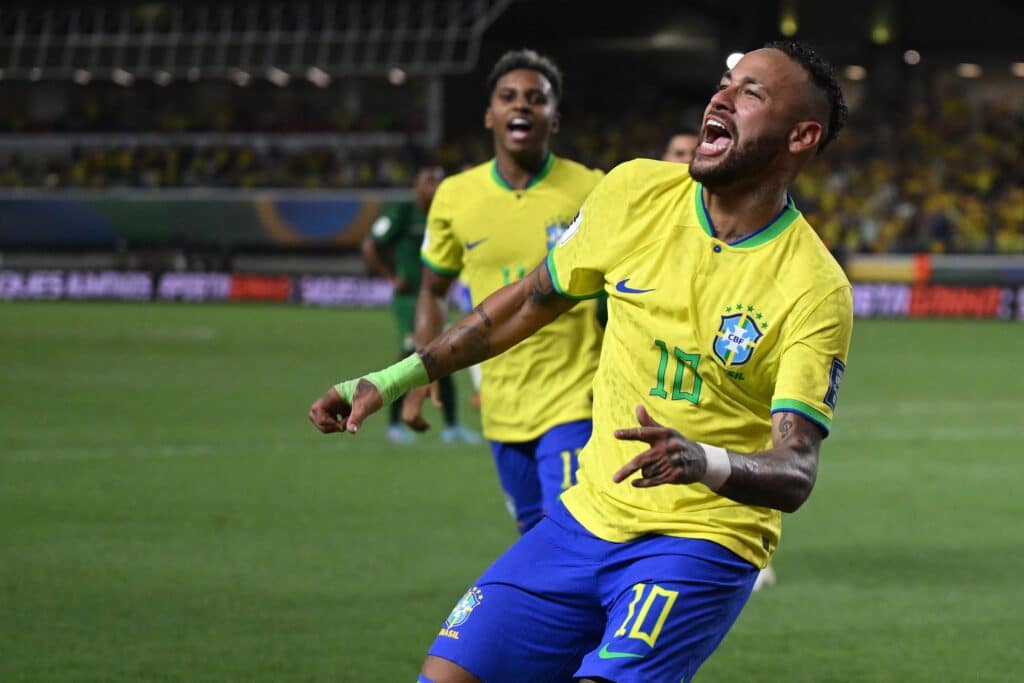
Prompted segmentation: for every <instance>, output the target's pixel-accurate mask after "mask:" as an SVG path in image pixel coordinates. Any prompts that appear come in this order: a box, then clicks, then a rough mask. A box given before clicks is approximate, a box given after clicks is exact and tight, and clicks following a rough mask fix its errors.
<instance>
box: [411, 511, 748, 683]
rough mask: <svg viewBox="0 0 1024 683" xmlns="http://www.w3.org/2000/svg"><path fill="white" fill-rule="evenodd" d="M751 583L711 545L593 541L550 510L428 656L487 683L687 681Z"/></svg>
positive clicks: (490, 574)
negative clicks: (592, 680) (527, 682)
mask: <svg viewBox="0 0 1024 683" xmlns="http://www.w3.org/2000/svg"><path fill="white" fill-rule="evenodd" d="M756 577H757V568H756V567H754V565H752V564H750V563H749V562H747V561H745V560H743V559H742V558H740V557H738V556H737V555H735V554H734V553H732V552H731V551H729V550H727V549H725V548H724V547H722V546H720V545H717V544H715V543H711V542H709V541H702V540H698V539H688V538H675V537H672V536H657V535H651V536H644V537H641V538H638V539H636V540H634V541H630V542H628V543H611V542H608V541H604V540H601V539H599V538H597V537H596V536H594V535H593V534H591V533H590V532H589V531H587V530H586V529H585V528H584V527H583V526H582V525H581V524H580V523H579V522H577V521H576V520H575V519H574V518H573V517H572V515H571V514H570V513H569V512H568V510H566V509H565V506H564V505H562V504H560V503H559V504H558V505H557V506H556V507H555V508H553V509H552V510H551V511H550V513H549V514H548V516H547V517H545V518H544V519H543V520H542V521H541V522H540V523H539V524H538V525H537V526H536V527H535V528H534V529H533V530H532V531H530V533H528V534H526V535H524V536H523V537H522V538H521V539H519V541H518V542H517V543H516V544H515V545H513V546H512V547H511V548H509V549H508V550H507V551H506V552H505V554H504V555H503V556H502V557H500V558H499V559H498V560H497V561H496V562H495V563H494V564H493V565H492V566H491V567H490V568H489V569H488V570H487V571H486V572H485V573H484V575H483V576H481V577H480V579H479V580H478V581H477V583H476V584H475V585H474V586H473V587H472V588H471V589H470V590H469V591H468V592H467V593H466V594H465V596H463V598H462V599H461V600H460V601H459V603H458V604H457V605H456V606H455V609H454V610H452V613H451V614H450V615H449V616H448V619H447V620H446V621H445V623H444V624H443V625H442V627H441V631H440V633H439V635H438V637H437V639H436V640H435V641H434V644H433V646H432V647H431V648H430V654H431V655H433V656H435V657H441V658H443V659H447V660H449V661H452V662H455V663H456V664H458V665H459V666H461V667H462V668H463V669H466V670H467V671H469V672H471V673H472V674H474V675H475V676H476V677H477V678H479V679H480V680H481V681H485V682H486V683H522V681H530V683H568V682H569V681H572V680H573V679H574V678H597V679H605V680H608V681H614V683H689V681H690V680H691V679H692V678H693V675H694V674H695V673H696V671H697V669H698V668H699V667H700V665H701V664H702V663H703V662H704V660H705V659H707V658H708V656H709V655H710V654H711V653H712V652H713V651H714V649H715V648H716V647H717V646H718V644H719V643H720V642H721V640H722V638H724V637H725V634H726V632H727V631H728V630H729V628H730V627H731V626H732V624H733V622H734V621H735V620H736V617H737V616H739V613H740V610H741V609H742V608H743V605H744V604H746V601H747V598H748V597H749V596H750V592H751V589H752V588H753V585H754V579H755V578H756Z"/></svg>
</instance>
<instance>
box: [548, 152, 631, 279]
mask: <svg viewBox="0 0 1024 683" xmlns="http://www.w3.org/2000/svg"><path fill="white" fill-rule="evenodd" d="M628 173H629V171H628V168H627V167H626V166H618V167H616V168H615V169H613V170H612V172H611V173H609V174H608V175H607V176H605V177H604V178H602V179H601V180H600V182H598V183H597V185H596V186H595V187H594V189H593V191H591V193H590V195H589V196H588V197H587V199H586V200H585V201H584V202H583V206H582V207H581V208H580V210H579V213H577V214H576V218H574V219H573V221H572V223H570V224H569V227H568V228H566V229H565V232H563V233H562V236H561V238H560V239H559V240H558V242H557V243H556V244H555V246H554V247H552V248H551V251H549V252H548V257H547V268H548V273H549V274H550V276H551V282H552V284H553V285H554V287H555V290H556V291H557V292H558V293H559V294H561V295H562V296H565V297H568V298H570V299H592V298H594V297H597V296H600V295H601V292H603V291H604V274H605V272H607V271H608V269H609V268H610V267H611V266H612V265H613V264H614V262H615V260H616V257H617V256H618V255H619V251H618V249H617V247H616V244H617V243H618V241H619V240H618V239H617V237H618V236H619V234H620V232H621V227H622V224H623V222H624V220H625V217H626V212H627V209H628V203H629V182H628Z"/></svg>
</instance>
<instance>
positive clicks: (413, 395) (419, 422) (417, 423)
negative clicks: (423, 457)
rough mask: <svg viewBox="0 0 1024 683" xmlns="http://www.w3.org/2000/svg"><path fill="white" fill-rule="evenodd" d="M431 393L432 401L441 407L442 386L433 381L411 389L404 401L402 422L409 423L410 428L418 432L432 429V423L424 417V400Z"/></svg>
mask: <svg viewBox="0 0 1024 683" xmlns="http://www.w3.org/2000/svg"><path fill="white" fill-rule="evenodd" d="M428 394H429V395H430V401H431V403H433V404H434V405H435V406H437V407H438V408H440V407H441V388H440V387H439V386H438V385H437V382H431V383H430V384H428V385H426V386H423V387H416V388H415V389H410V390H409V391H408V392H407V393H406V394H405V400H404V401H402V422H404V423H405V424H407V425H409V428H410V429H412V430H413V431H416V432H425V431H427V430H428V429H430V423H429V422H427V421H426V419H424V417H423V413H422V410H423V400H424V399H425V398H426V397H427V395H428Z"/></svg>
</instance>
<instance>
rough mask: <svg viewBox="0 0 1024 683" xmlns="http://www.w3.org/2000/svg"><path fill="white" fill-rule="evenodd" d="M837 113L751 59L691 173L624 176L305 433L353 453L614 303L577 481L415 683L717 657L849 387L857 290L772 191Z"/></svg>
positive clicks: (644, 669) (804, 87) (826, 76)
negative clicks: (416, 401) (349, 440)
mask: <svg viewBox="0 0 1024 683" xmlns="http://www.w3.org/2000/svg"><path fill="white" fill-rule="evenodd" d="M845 112H846V107H845V105H844V103H843V98H842V93H841V92H840V90H839V87H838V85H837V83H836V80H835V76H834V74H833V72H832V68H831V67H830V66H829V65H828V64H827V63H826V62H825V61H824V60H823V59H822V58H821V57H820V56H819V55H818V54H817V53H815V52H814V51H812V50H811V49H810V48H808V47H806V46H804V45H801V44H798V43H790V42H784V43H771V44H769V45H768V46H767V47H766V48H764V49H761V50H756V51H754V52H750V53H748V54H747V55H746V56H745V57H743V59H742V60H740V62H739V63H738V64H736V66H735V67H734V68H733V69H732V70H731V71H728V72H726V73H725V74H724V75H723V77H722V79H721V81H720V83H719V86H718V90H717V92H716V93H715V94H714V95H713V96H712V97H711V100H710V102H709V104H708V106H707V108H706V109H705V114H704V120H703V125H702V128H701V138H700V144H699V146H698V147H697V153H696V157H695V158H694V160H693V163H692V164H691V165H690V166H689V167H687V166H685V165H682V164H668V163H664V162H661V161H653V160H635V161H632V162H629V163H626V164H623V165H621V166H619V167H618V168H616V169H615V170H614V171H612V172H611V173H610V174H609V175H608V176H607V177H606V178H605V179H604V180H603V181H602V182H601V183H600V184H599V185H598V187H597V188H595V190H594V191H593V192H592V193H591V195H590V196H589V197H588V198H587V201H586V202H585V203H584V205H583V209H582V211H581V213H580V215H579V216H577V218H576V219H575V220H574V221H573V224H572V226H571V227H570V228H569V230H567V231H566V233H565V234H564V235H563V236H562V238H561V239H560V240H559V242H558V243H557V244H556V246H555V247H554V248H553V249H552V250H551V251H550V253H549V255H548V257H547V260H546V262H545V263H543V264H541V265H540V266H539V267H538V268H537V269H535V270H534V271H532V272H531V273H530V275H529V276H528V277H527V278H526V279H525V280H524V281H522V282H519V283H515V284H512V285H510V286H508V287H505V288H503V289H501V290H499V291H498V292H496V293H495V294H493V295H492V296H490V297H488V298H487V299H486V300H484V301H483V302H482V303H481V304H480V305H478V306H477V308H476V310H475V311H474V312H473V313H472V314H471V315H469V316H467V317H466V318H465V319H463V320H462V321H461V322H460V323H459V324H457V325H456V326H455V327H453V328H452V329H451V330H450V331H448V332H447V333H446V334H445V335H443V336H442V337H441V338H440V339H438V340H436V341H435V342H433V343H431V344H430V345H428V346H427V347H426V348H425V349H423V351H422V352H421V353H420V354H418V355H414V356H411V357H410V358H409V359H407V360H405V361H403V362H402V363H401V364H399V365H397V366H392V367H391V368H389V369H386V370H383V371H380V372H376V373H372V374H370V375H367V376H366V377H362V378H359V379H357V380H349V381H347V382H344V383H342V384H340V385H338V386H337V387H336V388H332V389H330V390H329V391H328V392H327V394H326V395H325V396H323V397H322V398H320V399H319V400H317V401H316V402H315V403H314V404H313V406H312V408H311V410H310V419H311V420H312V421H313V422H314V423H315V424H316V426H317V427H318V428H319V429H320V430H321V431H324V432H334V431H347V432H356V431H358V429H359V426H360V424H361V423H362V421H363V420H364V419H365V418H366V416H367V415H369V414H370V413H372V412H374V411H376V410H379V409H380V407H381V406H382V405H384V403H385V402H386V401H387V400H388V399H390V398H391V397H393V396H394V395H396V394H397V393H398V392H401V391H402V390H403V389H404V388H405V387H408V386H411V385H413V384H422V383H425V382H427V381H429V380H431V379H434V378H437V377H441V376H443V375H445V374H448V373H450V372H453V371H454V370H456V369H457V368H461V367H465V366H466V365H468V364H470V363H473V362H477V361H478V360H481V359H483V358H489V357H491V356H494V355H497V354H499V353H501V352H502V351H504V350H505V349H508V348H510V347H512V346H513V345H514V344H516V343H517V342H518V341H519V340H521V339H524V338H526V337H528V336H529V335H531V334H533V333H534V332H536V331H537V330H538V329H540V328H541V327H543V326H544V325H545V324H547V323H548V322H550V321H552V320H554V319H555V318H557V317H558V316H559V315H561V314H563V313H564V312H565V311H567V310H569V309H571V308H572V307H573V306H574V305H575V303H576V301H577V300H578V299H579V298H581V297H588V296H594V295H595V294H597V293H598V292H600V291H602V290H604V291H606V292H608V294H609V297H610V298H609V320H608V327H607V329H606V332H605V337H604V348H603V350H602V356H601V363H600V366H599V368H598V371H597V375H596V377H595V380H594V433H593V437H592V438H591V440H590V441H589V442H588V443H587V446H586V448H585V449H584V451H583V453H582V455H581V458H580V463H581V466H580V470H579V482H578V483H577V485H576V486H574V487H573V488H571V489H569V490H568V491H567V492H566V493H565V494H563V496H562V498H561V505H559V506H557V507H556V508H554V509H553V510H552V511H551V512H550V513H549V515H548V516H547V517H546V518H545V519H543V520H542V521H541V522H540V524H538V525H537V526H536V527H535V528H534V529H533V531H531V532H530V533H529V534H526V535H525V536H524V537H523V538H521V539H520V540H519V541H518V542H517V543H516V544H515V545H513V546H512V547H511V548H510V549H509V550H508V551H506V553H505V554H504V555H503V556H502V557H501V558H499V559H498V560H497V562H495V563H494V564H493V565H492V566H491V567H490V568H489V569H488V570H487V571H486V572H485V573H484V574H483V576H482V577H481V578H480V579H479V580H478V581H477V582H476V584H475V585H473V587H472V588H470V590H469V591H468V592H467V593H466V594H465V596H464V597H463V598H462V599H461V600H460V601H459V603H458V604H457V605H456V607H455V609H454V610H453V611H452V613H451V614H450V615H449V616H448V619H447V620H446V621H445V622H444V624H443V626H442V628H441V631H440V633H439V635H438V637H437V639H436V640H435V641H434V644H433V646H432V647H431V648H430V653H429V655H428V656H427V659H426V661H425V662H424V664H423V668H422V673H421V676H420V681H421V682H422V681H431V682H433V683H472V682H475V681H486V682H487V683H505V682H508V683H512V682H513V681H516V682H519V681H537V682H540V681H564V680H569V679H572V678H573V677H575V678H576V679H578V680H581V681H606V682H607V681H612V682H614V683H626V682H633V681H644V682H645V683H677V682H679V681H683V682H684V683H685V682H688V681H690V680H691V679H692V677H693V675H694V673H695V672H696V671H697V669H698V667H699V666H700V665H701V663H702V662H703V661H704V660H705V659H706V658H707V657H708V656H709V655H710V654H711V652H712V651H713V650H714V649H715V648H716V647H717V646H718V644H719V642H720V641H721V640H722V638H723V637H724V636H725V633H726V631H727V630H728V629H729V628H730V626H731V625H732V623H733V622H734V621H735V619H736V617H737V615H738V614H739V612H740V610H741V609H742V607H743V605H744V603H745V602H746V600H747V598H748V597H749V595H750V591H751V587H752V585H753V583H754V577H755V576H756V575H757V570H758V567H763V566H764V565H765V564H766V563H767V562H768V559H769V558H770V557H771V555H772V553H773V552H774V551H775V548H776V545H777V544H778V541H779V536H780V525H781V512H792V511H794V510H796V509H797V508H799V507H800V505H802V504H803V502H804V501H805V500H806V499H807V497H808V496H809V495H810V492H811V489H812V488H813V487H814V482H815V478H816V475H817V471H818V453H819V450H820V446H821V442H822V440H823V439H824V438H825V436H826V435H827V434H828V432H829V429H830V427H831V421H832V412H833V410H834V408H835V406H836V400H837V396H838V391H839V381H840V379H841V377H842V374H843V370H844V369H845V362H846V354H847V350H848V348H849V341H850V332H851V328H852V308H853V304H852V294H851V288H850V284H849V281H848V280H847V279H846V276H845V275H844V274H843V272H842V270H841V269H840V268H839V266H838V264H837V263H836V262H835V260H834V259H833V258H832V256H831V255H830V254H829V253H828V250H827V249H826V248H825V246H824V245H823V244H822V242H821V240H820V239H819V238H818V236H817V235H816V234H815V233H814V231H813V229H812V228H811V226H810V225H808V223H807V222H806V220H805V219H804V218H803V216H802V215H801V214H800V212H799V211H798V210H797V209H796V207H795V206H794V205H793V203H792V201H791V200H790V198H789V195H788V193H787V187H788V186H789V184H790V183H791V182H792V181H793V178H794V177H795V176H796V174H797V173H798V172H799V171H800V169H801V168H802V167H803V166H804V165H805V164H806V163H807V161H808V160H809V159H810V158H811V157H812V156H813V155H814V154H815V153H816V152H818V151H821V150H822V149H823V148H824V147H826V146H827V145H828V143H829V141H831V140H832V138H834V137H835V135H836V133H837V132H838V131H839V129H840V128H841V127H842V124H843V120H844V118H845ZM634 416H635V417H634ZM630 423H632V426H630ZM638 451H639V452H638Z"/></svg>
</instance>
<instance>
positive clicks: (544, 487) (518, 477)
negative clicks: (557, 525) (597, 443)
mask: <svg viewBox="0 0 1024 683" xmlns="http://www.w3.org/2000/svg"><path fill="white" fill-rule="evenodd" d="M592 430H593V423H591V421H590V420H577V421H575V422H566V423H565V424H560V425H557V426H555V427H552V428H551V429H549V430H548V431H546V432H544V434H542V435H541V436H540V437H539V438H537V439H533V440H532V441H523V442H519V443H507V442H502V441H492V442H491V453H493V454H494V464H495V466H496V467H497V469H498V479H499V480H500V481H501V488H502V490H504V492H505V502H506V503H507V505H508V509H509V512H510V513H511V514H512V516H513V517H514V518H515V520H516V526H517V527H518V528H519V533H521V534H525V533H526V532H527V531H529V530H530V529H532V528H533V526H534V525H535V524H537V522H539V521H540V520H541V517H543V516H544V513H545V512H547V511H548V510H551V509H554V507H555V504H556V503H557V502H558V497H559V496H560V495H562V491H564V490H566V489H567V488H569V487H570V486H572V485H573V484H575V483H576V468H577V467H578V466H579V452H580V449H581V448H583V446H584V445H586V443H587V441H588V440H589V439H590V432H591V431H592Z"/></svg>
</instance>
